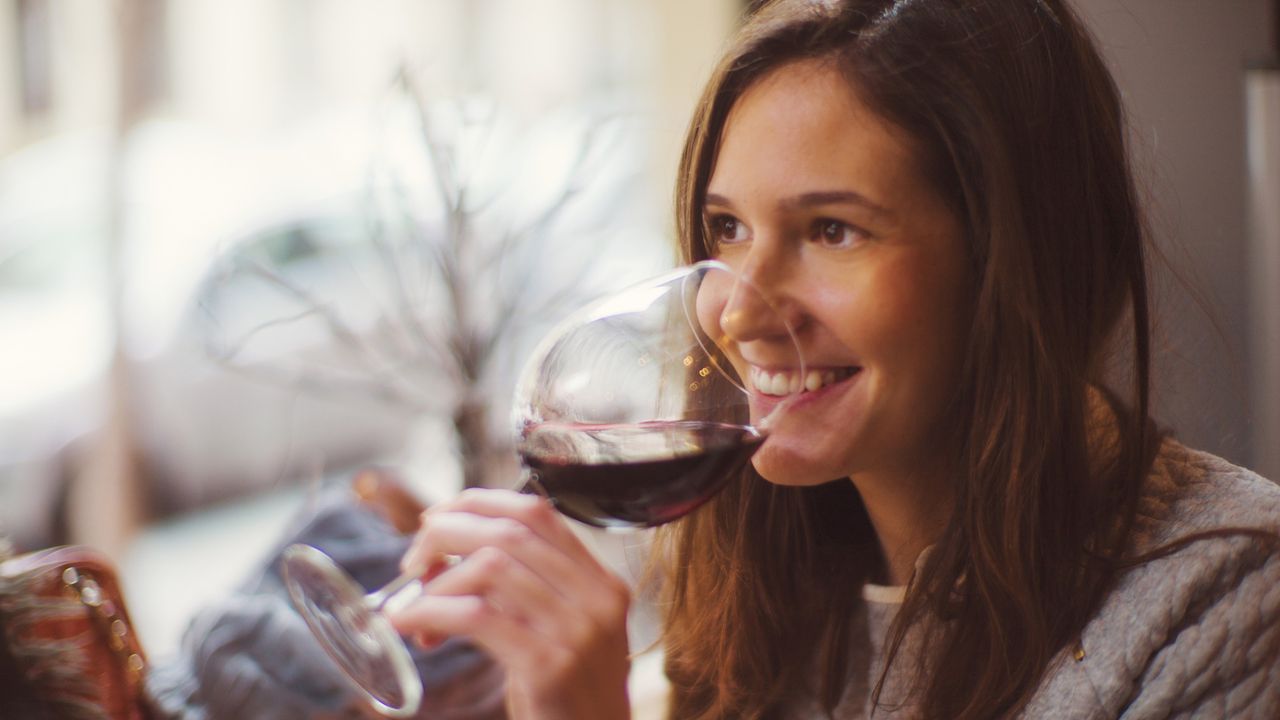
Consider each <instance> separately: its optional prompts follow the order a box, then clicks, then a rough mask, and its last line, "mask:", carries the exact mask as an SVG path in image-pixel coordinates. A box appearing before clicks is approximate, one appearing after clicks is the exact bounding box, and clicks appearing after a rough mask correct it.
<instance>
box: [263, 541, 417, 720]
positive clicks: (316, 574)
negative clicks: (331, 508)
mask: <svg viewBox="0 0 1280 720" xmlns="http://www.w3.org/2000/svg"><path fill="white" fill-rule="evenodd" d="M283 570H284V581H285V587H286V588H287V589H288V591H289V597H290V599H291V600H292V601H293V604H294V607H296V608H297V609H298V612H299V614H301V615H302V619H303V620H304V621H306V623H307V627H308V628H310V630H311V632H312V634H313V635H315V637H316V639H317V640H318V641H319V642H320V646H321V647H322V648H323V649H324V651H325V653H326V654H327V655H328V656H329V657H330V658H332V659H333V661H334V663H336V664H337V666H338V667H339V668H340V669H341V670H342V672H343V674H344V675H346V676H347V678H348V679H350V680H351V682H352V684H353V685H354V686H355V687H356V689H358V690H359V691H360V693H361V695H362V696H363V697H364V698H365V699H366V700H368V701H369V703H370V704H371V705H372V706H373V708H374V709H375V710H377V711H378V712H379V713H381V714H382V715H385V716H387V717H393V718H408V717H412V716H413V715H414V714H416V713H417V712H418V706H419V705H420V704H421V702H422V679H421V678H419V677H418V671H417V668H416V667H415V666H414V664H413V659H412V658H411V657H410V656H409V650H408V648H406V647H405V644H404V641H403V640H402V639H401V638H400V636H399V635H398V634H397V633H396V631H395V629H394V628H392V627H391V623H390V622H388V621H387V619H386V618H385V617H384V616H383V615H382V613H380V612H377V611H376V610H375V609H372V608H370V607H369V605H368V602H367V601H366V597H365V594H364V589H363V588H361V587H360V585H359V584H358V583H356V582H355V581H354V580H352V579H351V576H350V575H348V574H347V573H346V572H345V571H344V570H343V569H342V568H340V567H338V565H337V564H336V563H334V562H333V560H332V559H330V558H329V556H327V555H325V554H324V553H323V552H321V551H319V550H317V549H316V548H314V547H311V546H310V545H301V544H297V545H291V546H289V547H288V548H286V549H285V552H284V560H283Z"/></svg>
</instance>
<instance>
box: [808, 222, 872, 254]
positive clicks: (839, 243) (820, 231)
mask: <svg viewBox="0 0 1280 720" xmlns="http://www.w3.org/2000/svg"><path fill="white" fill-rule="evenodd" d="M810 239H812V240H813V241H814V242H816V243H818V244H820V245H822V246H823V247H829V248H846V247H852V246H853V245H856V244H857V243H859V242H861V241H863V240H865V239H867V233H866V232H865V231H864V230H862V229H861V228H857V227H854V226H853V225H850V224H848V223H844V222H840V221H839V220H832V219H830V218H820V219H818V220H815V221H814V223H813V230H812V232H811V233H810Z"/></svg>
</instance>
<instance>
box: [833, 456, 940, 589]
mask: <svg viewBox="0 0 1280 720" xmlns="http://www.w3.org/2000/svg"><path fill="white" fill-rule="evenodd" d="M941 477H942V475H941V474H928V475H920V474H910V473H904V474H899V475H895V476H892V477H891V476H887V475H877V476H870V475H855V476H854V477H852V478H851V479H852V481H853V484H854V486H855V487H857V488H858V493H859V494H860V495H861V496H862V502H863V504H864V505H865V506H866V508H867V516H868V517H869V518H870V519H871V527H872V528H873V529H874V530H875V533H876V539H877V540H878V541H879V543H880V552H881V555H882V557H883V560H884V567H885V569H886V572H887V573H888V578H887V580H888V583H889V584H890V585H906V584H907V583H908V582H910V580H911V576H912V574H913V573H914V572H915V564H916V559H917V558H919V557H920V553H922V552H923V551H924V549H925V548H927V547H928V546H929V545H932V544H933V543H935V542H937V540H938V538H939V537H940V536H941V535H942V531H943V528H944V527H945V526H946V522H947V518H948V516H949V513H950V511H951V505H952V501H951V492H950V488H949V487H948V486H947V484H946V483H944V482H941V481H940V480H939V478H941Z"/></svg>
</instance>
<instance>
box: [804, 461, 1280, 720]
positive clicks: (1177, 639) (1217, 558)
mask: <svg viewBox="0 0 1280 720" xmlns="http://www.w3.org/2000/svg"><path fill="white" fill-rule="evenodd" d="M1228 526H1231V527H1259V528H1266V529H1269V530H1271V531H1280V486H1277V485H1275V484H1273V483H1271V482H1269V481H1267V480H1265V479H1263V478H1261V477H1259V476H1257V475H1256V474H1254V473H1251V472H1249V471H1247V470H1244V469H1241V468H1238V467H1235V466H1233V465H1231V464H1229V463H1227V462H1226V461H1224V460H1222V459H1220V458H1217V457H1214V456H1212V455H1209V454H1206V453H1202V452H1196V451H1193V450H1189V449H1187V448H1185V447H1183V446H1182V445H1180V444H1178V443H1176V442H1174V441H1172V440H1166V441H1165V443H1164V445H1163V447H1162V448H1161V451H1160V454H1159V456H1158V457H1157V459H1156V463H1155V466H1154V467H1153V469H1152V472H1151V475H1150V477H1149V478H1148V480H1147V483H1146V485H1145V486H1144V489H1143V494H1142V499H1141V502H1140V505H1139V508H1138V518H1137V524H1136V527H1135V531H1134V532H1135V538H1134V539H1135V541H1136V548H1137V550H1138V551H1139V552H1142V551H1144V550H1147V549H1151V548H1154V547H1158V546H1160V545H1162V544H1164V543H1168V542H1169V541H1171V540H1174V539H1176V538H1179V537H1181V536H1184V535H1187V534H1190V533H1195V532H1199V531H1203V530H1210V529H1213V528H1221V527H1228ZM901 594H902V591H901V588H885V587H879V586H868V587H867V588H865V589H864V591H863V596H864V599H865V600H866V602H865V603H864V604H863V605H862V606H861V607H860V609H859V610H858V613H857V617H856V618H855V621H854V623H853V632H854V633H855V637H854V642H853V647H854V656H853V658H852V660H853V662H852V663H851V668H852V670H851V677H850V678H849V684H848V688H847V690H846V692H845V695H844V698H843V700H842V701H841V704H840V706H839V707H838V708H837V709H836V718H837V720H857V719H860V718H868V717H875V718H905V717H911V716H912V714H913V713H912V711H911V693H910V690H909V689H908V687H907V682H906V678H907V675H908V672H907V671H905V670H903V668H913V667H914V665H915V662H916V658H915V657H913V656H914V655H916V653H915V652H913V647H915V646H916V645H917V643H915V642H913V638H912V634H911V633H908V636H907V639H906V641H905V644H904V647H903V648H902V650H901V654H900V655H899V657H898V659H897V660H895V661H894V664H893V667H891V668H890V671H889V673H888V675H887V677H886V684H885V689H884V691H883V693H882V695H881V707H878V708H876V709H875V712H874V714H873V713H872V712H871V708H870V707H868V701H869V697H870V692H869V688H872V687H874V686H875V682H876V680H877V679H878V678H879V674H880V668H881V664H880V658H881V657H882V654H883V650H884V642H885V634H886V632H887V630H888V628H889V624H890V623H891V622H892V621H893V618H894V615H895V614H896V612H897V609H898V605H899V603H900V602H901ZM789 715H790V716H791V717H794V718H814V719H816V718H822V717H824V714H823V713H822V712H821V711H820V710H819V709H818V708H817V706H816V705H815V703H814V702H813V701H812V700H802V701H799V702H797V704H796V705H795V706H794V708H793V712H792V713H789ZM1023 717H1026V718H1054V719H1055V720H1057V719H1062V720H1086V719H1087V720H1095V719H1100V718H1127V719H1132V720H1139V719H1142V720H1146V719H1148V718H1169V717H1173V718H1259V719H1263V720H1277V719H1280V554H1276V553H1274V552H1271V551H1269V549H1268V546H1267V545H1266V544H1265V543H1263V542H1261V541H1258V540H1255V539H1253V538H1251V537H1247V536H1235V537H1231V538H1226V539H1208V540H1202V541H1198V542H1195V543H1192V544H1191V545H1189V546H1187V547H1185V548H1182V549H1181V550H1179V551H1177V552H1176V553H1174V554H1172V555H1170V556H1168V557H1165V558H1162V559H1159V560H1155V561H1152V562H1150V563H1147V564H1145V565H1142V566H1139V567H1136V568H1134V569H1132V570H1130V571H1128V572H1127V573H1126V574H1125V575H1124V576H1123V577H1122V578H1121V579H1120V581H1119V585H1118V586H1117V587H1116V589H1115V590H1114V591H1113V592H1112V593H1111V595H1110V596H1109V597H1108V598H1107V599H1106V601H1105V602H1104V603H1103V605H1102V608H1101V609H1100V610H1099V612H1098V614H1097V616H1096V617H1094V619H1093V620H1092V621H1090V622H1089V624H1088V626H1087V627H1086V628H1085V631H1084V634H1083V636H1082V642H1081V647H1080V648H1076V647H1071V648H1067V649H1065V650H1064V651H1063V652H1062V653H1061V654H1060V655H1059V656H1058V657H1057V658H1056V659H1055V660H1054V661H1053V662H1052V663H1051V664H1050V665H1049V668H1048V670H1047V671H1046V673H1045V676H1044V678H1043V680H1042V681H1041V684H1040V687H1039V689H1038V690H1037V691H1036V693H1035V695H1034V696H1033V697H1032V699H1031V702H1030V705H1029V706H1028V707H1027V708H1026V710H1025V712H1024V714H1023Z"/></svg>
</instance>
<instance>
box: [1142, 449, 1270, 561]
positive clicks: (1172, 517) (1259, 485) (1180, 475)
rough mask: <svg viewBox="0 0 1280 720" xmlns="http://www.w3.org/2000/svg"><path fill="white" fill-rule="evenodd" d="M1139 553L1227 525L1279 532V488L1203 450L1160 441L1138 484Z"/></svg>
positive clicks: (1255, 474)
mask: <svg viewBox="0 0 1280 720" xmlns="http://www.w3.org/2000/svg"><path fill="white" fill-rule="evenodd" d="M1137 510H1138V515H1137V518H1136V524H1135V526H1134V535H1135V537H1134V544H1135V548H1136V550H1137V551H1138V552H1143V551H1145V550H1150V549H1153V548H1155V547H1159V546H1160V545H1163V544H1165V543H1168V542H1171V541H1174V540H1177V539H1178V538H1180V537H1183V536H1185V535H1188V534H1192V533H1198V532H1206V531H1212V530H1217V529H1222V528H1228V527H1247V528H1257V529H1262V530H1269V531H1272V532H1276V531H1280V485H1277V484H1276V483H1274V482H1272V481H1270V480H1268V479H1266V478H1263V477H1262V476H1260V475H1258V474H1257V473H1254V472H1251V471H1249V470H1247V469H1245V468H1242V467H1238V466H1236V465H1232V464H1231V463H1229V462H1227V461H1226V460H1223V459H1222V458H1220V457H1216V456H1214V455H1211V454H1209V453H1206V452H1201V451H1198V450H1192V449H1190V448H1187V447H1185V446H1183V445H1182V444H1180V443H1178V442H1176V441H1174V440H1171V439H1170V440H1165V441H1164V443H1163V445H1162V446H1161V448H1160V452H1159V454H1158V455H1157V456H1156V459H1155V462H1154V463H1153V464H1152V468H1151V472H1150V473H1149V474H1148V476H1147V479H1146V482H1145V483H1144V485H1143V489H1142V494H1141V497H1140V500H1139V503H1138V509H1137Z"/></svg>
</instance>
